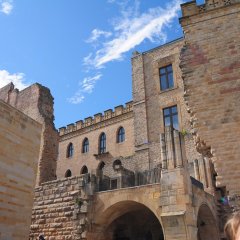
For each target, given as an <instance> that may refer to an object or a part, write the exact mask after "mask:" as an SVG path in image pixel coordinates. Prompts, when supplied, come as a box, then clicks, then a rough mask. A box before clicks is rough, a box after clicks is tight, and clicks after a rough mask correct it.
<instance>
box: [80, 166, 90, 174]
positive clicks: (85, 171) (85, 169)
mask: <svg viewBox="0 0 240 240" xmlns="http://www.w3.org/2000/svg"><path fill="white" fill-rule="evenodd" d="M86 173H88V168H87V166H86V165H84V166H83V167H82V168H81V171H80V174H86Z"/></svg>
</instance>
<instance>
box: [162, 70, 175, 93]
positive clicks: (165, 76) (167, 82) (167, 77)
mask: <svg viewBox="0 0 240 240" xmlns="http://www.w3.org/2000/svg"><path fill="white" fill-rule="evenodd" d="M159 76H160V87H161V90H162V91H164V90H167V89H170V88H173V87H174V83H173V70H172V65H168V66H166V67H162V68H160V69H159Z"/></svg>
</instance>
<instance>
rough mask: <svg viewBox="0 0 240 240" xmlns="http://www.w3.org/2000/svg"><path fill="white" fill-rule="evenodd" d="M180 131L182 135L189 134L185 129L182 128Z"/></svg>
mask: <svg viewBox="0 0 240 240" xmlns="http://www.w3.org/2000/svg"><path fill="white" fill-rule="evenodd" d="M180 133H181V134H182V136H183V137H185V136H186V135H188V134H189V133H188V131H187V130H186V129H183V130H182V131H181V132H180Z"/></svg>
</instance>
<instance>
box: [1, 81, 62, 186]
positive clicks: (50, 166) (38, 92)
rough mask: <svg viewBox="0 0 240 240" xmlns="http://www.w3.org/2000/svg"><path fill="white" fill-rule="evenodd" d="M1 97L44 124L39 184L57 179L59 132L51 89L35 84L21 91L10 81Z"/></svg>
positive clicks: (2, 91) (38, 175) (39, 163)
mask: <svg viewBox="0 0 240 240" xmlns="http://www.w3.org/2000/svg"><path fill="white" fill-rule="evenodd" d="M0 99H1V100H3V101H5V102H7V103H8V104H10V105H12V106H13V107H15V108H17V109H18V110H20V111H22V112H23V113H25V114H26V115H28V116H29V117H31V118H33V119H34V120H36V121H38V122H40V123H41V124H42V126H43V127H42V136H41V149H40V156H39V162H38V174H37V185H38V184H40V183H42V182H45V181H50V180H54V179H56V160H57V154H58V133H57V131H56V129H55V127H54V123H53V120H54V115H53V97H52V95H51V93H50V91H49V89H48V88H46V87H43V86H41V85H40V84H34V85H31V86H30V87H28V88H26V89H24V90H22V91H19V90H18V89H16V88H14V85H13V84H12V83H10V84H8V85H7V86H5V87H3V88H1V89H0Z"/></svg>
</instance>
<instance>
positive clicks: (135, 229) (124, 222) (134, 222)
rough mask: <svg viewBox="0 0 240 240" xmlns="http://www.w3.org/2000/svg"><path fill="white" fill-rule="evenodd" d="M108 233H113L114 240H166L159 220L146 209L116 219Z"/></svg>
mask: <svg viewBox="0 0 240 240" xmlns="http://www.w3.org/2000/svg"><path fill="white" fill-rule="evenodd" d="M129 210H130V209H129ZM108 231H110V232H112V234H113V235H112V239H113V240H164V236H163V231H162V227H161V225H160V223H159V221H158V219H157V218H156V216H155V215H154V214H153V213H152V212H151V211H150V210H148V209H147V208H146V209H145V207H143V209H140V210H137V211H131V210H130V212H128V213H126V214H124V215H122V216H120V217H119V218H117V219H115V220H114V221H113V222H112V224H111V225H110V226H109V228H108Z"/></svg>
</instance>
